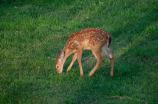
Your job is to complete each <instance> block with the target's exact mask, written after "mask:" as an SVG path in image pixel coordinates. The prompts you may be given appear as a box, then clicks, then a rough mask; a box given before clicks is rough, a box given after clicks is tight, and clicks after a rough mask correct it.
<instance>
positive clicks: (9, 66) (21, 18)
mask: <svg viewBox="0 0 158 104" xmlns="http://www.w3.org/2000/svg"><path fill="white" fill-rule="evenodd" d="M0 11H1V12H0V104H10V103H15V104H21V103H22V104H23V103H24V104H29V103H32V104H38V103H42V104H64V103H65V104H72V103H73V104H78V103H79V104H81V103H82V104H144V103H146V104H147V103H149V104H156V103H158V98H157V96H158V1H157V0H115V1H112V0H60V2H59V0H40V1H39V0H29V1H27V0H22V1H21V0H2V1H1V2H0ZM87 27H100V28H102V29H104V30H106V31H108V32H109V33H110V34H111V35H112V43H111V46H110V49H111V51H112V53H113V54H114V55H115V67H114V76H113V77H110V61H109V60H108V58H107V57H106V56H105V55H104V54H103V53H102V55H103V56H104V61H103V63H102V64H101V66H100V67H99V69H98V70H97V71H96V72H95V74H94V75H93V76H92V77H88V73H89V72H90V71H91V69H92V68H93V67H94V65H95V63H96V60H95V58H94V56H93V55H92V52H91V51H83V54H82V65H83V71H84V76H83V77H80V74H79V66H78V63H77V61H76V62H75V63H74V65H73V67H72V69H71V71H70V72H66V68H67V67H68V65H69V63H70V62H71V58H72V56H70V57H69V58H68V59H67V61H66V63H65V65H64V72H63V74H61V75H59V74H57V73H56V70H55V67H54V61H55V59H56V55H57V52H58V50H59V49H61V48H63V46H64V44H65V42H66V40H67V38H68V36H69V35H70V34H71V33H73V32H75V31H78V30H80V29H82V28H87ZM92 60H94V61H92Z"/></svg>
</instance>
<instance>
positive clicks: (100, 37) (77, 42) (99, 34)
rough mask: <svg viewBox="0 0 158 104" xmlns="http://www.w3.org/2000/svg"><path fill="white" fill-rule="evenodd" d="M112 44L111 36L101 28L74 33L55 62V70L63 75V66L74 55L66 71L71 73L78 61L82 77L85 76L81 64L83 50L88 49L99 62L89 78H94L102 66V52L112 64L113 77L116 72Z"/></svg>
mask: <svg viewBox="0 0 158 104" xmlns="http://www.w3.org/2000/svg"><path fill="white" fill-rule="evenodd" d="M110 44H111V35H110V34H109V33H108V32H106V31H104V30H103V29H101V28H98V27H97V28H84V29H81V30H79V31H77V32H74V33H72V34H71V35H70V36H69V37H68V39H67V41H66V44H65V46H64V48H63V49H60V50H59V51H58V54H57V58H56V60H55V68H56V70H57V73H59V74H61V73H62V71H63V65H64V63H65V61H66V59H67V57H68V56H70V55H71V54H74V55H73V57H72V61H71V63H70V65H69V66H68V68H67V70H66V71H70V69H71V67H72V65H73V63H74V62H75V60H76V59H77V61H78V64H79V68H80V76H83V69H82V64H81V57H82V50H85V49H88V50H91V51H92V53H93V54H94V56H95V58H96V60H97V62H96V65H95V66H94V68H93V69H92V70H91V72H90V73H89V76H92V75H93V74H94V72H95V71H96V70H97V69H98V67H99V66H100V64H101V63H102V61H103V57H102V55H101V53H100V50H101V49H102V51H103V52H104V53H105V54H106V55H107V56H108V58H109V59H110V62H111V70H110V76H113V70H114V55H113V54H112V53H111V52H110V49H109V46H110Z"/></svg>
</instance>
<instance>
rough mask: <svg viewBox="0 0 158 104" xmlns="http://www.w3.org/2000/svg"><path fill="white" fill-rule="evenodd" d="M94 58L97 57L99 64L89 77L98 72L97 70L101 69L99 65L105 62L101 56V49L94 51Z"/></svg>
mask: <svg viewBox="0 0 158 104" xmlns="http://www.w3.org/2000/svg"><path fill="white" fill-rule="evenodd" d="M92 52H93V54H94V56H95V57H96V59H97V63H96V65H95V67H94V68H93V70H92V71H91V72H90V73H89V76H92V75H93V73H94V72H95V71H96V70H97V68H98V67H99V65H100V64H101V63H102V61H103V57H102V56H101V54H100V50H99V49H94V50H92Z"/></svg>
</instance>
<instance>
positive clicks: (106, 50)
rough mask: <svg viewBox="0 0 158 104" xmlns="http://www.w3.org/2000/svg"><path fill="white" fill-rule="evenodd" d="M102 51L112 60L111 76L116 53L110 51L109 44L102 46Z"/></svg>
mask: <svg viewBox="0 0 158 104" xmlns="http://www.w3.org/2000/svg"><path fill="white" fill-rule="evenodd" d="M102 51H103V52H104V53H105V54H106V55H107V56H108V57H109V59H110V62H111V70H110V76H113V72H114V55H113V54H112V53H111V52H110V49H109V48H108V46H107V44H105V45H104V46H103V47H102Z"/></svg>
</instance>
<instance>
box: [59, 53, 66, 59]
mask: <svg viewBox="0 0 158 104" xmlns="http://www.w3.org/2000/svg"><path fill="white" fill-rule="evenodd" d="M64 56H65V52H64V51H61V54H60V60H62V59H63V58H64Z"/></svg>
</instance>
